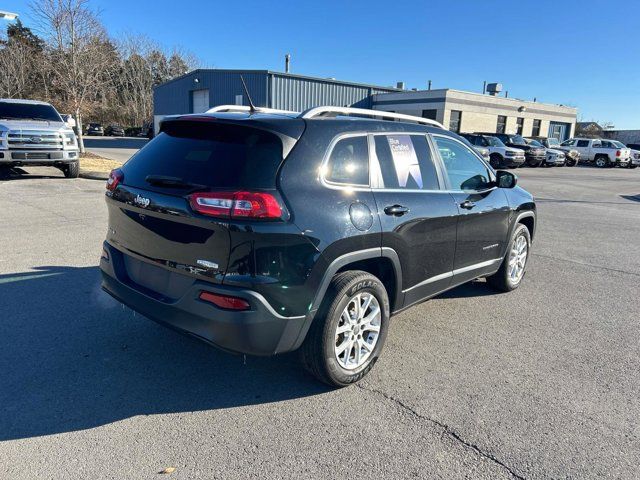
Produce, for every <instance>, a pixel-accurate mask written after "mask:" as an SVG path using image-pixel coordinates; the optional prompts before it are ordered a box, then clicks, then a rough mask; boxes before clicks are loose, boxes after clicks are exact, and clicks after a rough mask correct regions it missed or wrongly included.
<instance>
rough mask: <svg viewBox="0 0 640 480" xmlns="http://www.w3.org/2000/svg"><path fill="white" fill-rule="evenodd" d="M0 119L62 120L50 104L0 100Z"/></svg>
mask: <svg viewBox="0 0 640 480" xmlns="http://www.w3.org/2000/svg"><path fill="white" fill-rule="evenodd" d="M0 119H4V120H42V121H49V122H62V119H61V118H60V115H58V112H57V111H56V109H55V108H53V107H52V106H51V105H41V104H33V103H14V102H0Z"/></svg>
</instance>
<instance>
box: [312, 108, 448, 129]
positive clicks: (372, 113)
mask: <svg viewBox="0 0 640 480" xmlns="http://www.w3.org/2000/svg"><path fill="white" fill-rule="evenodd" d="M325 113H335V114H338V115H362V116H367V117H382V118H385V119H387V118H388V119H391V118H392V119H394V120H405V121H407V122H416V123H422V124H424V125H432V126H434V127H438V128H442V129H444V125H442V124H441V123H440V122H436V121H435V120H431V119H430V118H422V117H416V116H413V115H405V114H403V113H393V112H385V111H384V110H370V109H366V108H351V107H330V106H324V107H314V108H310V109H309V110H305V111H304V112H302V113H301V114H300V115H299V116H300V118H314V117H320V116H322V115H324V114H325Z"/></svg>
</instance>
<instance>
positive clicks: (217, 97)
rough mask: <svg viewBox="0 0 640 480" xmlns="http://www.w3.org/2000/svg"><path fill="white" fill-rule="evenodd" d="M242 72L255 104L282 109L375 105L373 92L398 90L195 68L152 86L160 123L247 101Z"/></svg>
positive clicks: (260, 72) (156, 118)
mask: <svg viewBox="0 0 640 480" xmlns="http://www.w3.org/2000/svg"><path fill="white" fill-rule="evenodd" d="M241 75H242V78H244V81H245V83H246V84H247V89H248V90H249V93H250V95H251V99H252V100H253V103H254V104H255V105H256V106H257V107H269V108H279V109H283V110H293V111H302V110H306V109H308V108H311V107H316V106H318V105H332V106H340V107H345V106H347V107H360V108H371V107H372V103H371V102H372V98H373V96H374V95H376V94H379V93H388V92H398V91H400V90H398V89H396V88H388V87H378V86H375V85H364V84H360V83H352V82H342V81H338V80H335V79H331V78H315V77H307V76H303V75H294V74H290V73H278V72H271V71H269V70H218V69H215V70H194V71H193V72H190V73H188V74H186V75H183V76H182V77H178V78H176V79H174V80H171V81H169V82H167V83H163V84H162V85H159V86H157V87H156V88H155V89H154V92H153V114H154V123H155V125H156V129H157V125H158V122H159V120H160V119H162V117H164V116H165V115H174V114H181V113H200V112H204V111H206V110H208V109H209V108H211V107H215V106H217V105H243V104H244V105H246V104H247V102H246V100H245V99H244V97H243V92H244V90H243V88H242V82H241V80H240V76H241Z"/></svg>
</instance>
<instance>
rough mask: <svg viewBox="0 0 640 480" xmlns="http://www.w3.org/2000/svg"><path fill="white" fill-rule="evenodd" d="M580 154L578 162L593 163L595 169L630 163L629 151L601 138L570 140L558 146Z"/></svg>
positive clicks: (618, 143)
mask: <svg viewBox="0 0 640 480" xmlns="http://www.w3.org/2000/svg"><path fill="white" fill-rule="evenodd" d="M560 145H561V146H563V147H571V148H573V149H575V150H577V151H578V152H579V153H580V160H581V161H584V162H592V163H595V164H596V166H597V167H600V168H605V167H615V166H616V165H617V166H620V167H626V166H628V164H629V162H630V161H631V150H630V149H628V148H627V147H625V146H624V145H623V144H622V143H620V142H618V141H616V140H605V139H602V138H571V139H569V140H567V141H565V142H562V143H561V144H560Z"/></svg>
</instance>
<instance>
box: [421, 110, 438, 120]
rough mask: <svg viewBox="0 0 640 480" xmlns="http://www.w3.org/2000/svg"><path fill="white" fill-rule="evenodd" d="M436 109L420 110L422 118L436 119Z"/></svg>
mask: <svg viewBox="0 0 640 480" xmlns="http://www.w3.org/2000/svg"><path fill="white" fill-rule="evenodd" d="M437 115H438V110H436V109H432V110H422V118H428V119H430V120H437V118H436V116H437Z"/></svg>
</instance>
